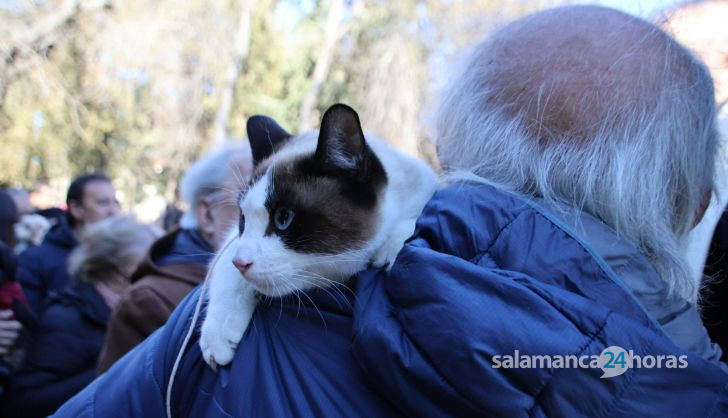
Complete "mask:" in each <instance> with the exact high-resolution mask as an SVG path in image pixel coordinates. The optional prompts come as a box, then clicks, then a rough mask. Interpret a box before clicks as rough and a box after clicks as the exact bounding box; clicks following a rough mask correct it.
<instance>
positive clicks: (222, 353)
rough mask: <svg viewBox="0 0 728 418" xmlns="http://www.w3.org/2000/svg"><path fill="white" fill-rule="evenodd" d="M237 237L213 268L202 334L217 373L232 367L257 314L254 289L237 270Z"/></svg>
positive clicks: (207, 359)
mask: <svg viewBox="0 0 728 418" xmlns="http://www.w3.org/2000/svg"><path fill="white" fill-rule="evenodd" d="M237 239H238V238H237V236H231V237H230V238H229V239H228V241H227V242H226V244H225V246H224V247H223V250H222V252H221V253H220V254H218V256H217V257H216V260H215V261H214V262H213V264H212V266H211V271H210V275H209V277H208V279H207V280H208V287H209V301H208V304H207V315H206V316H205V320H204V322H203V323H202V329H201V332H200V348H201V349H202V357H203V358H204V359H205V362H206V363H207V364H209V365H210V367H212V368H213V369H217V367H218V366H224V365H226V364H228V363H230V362H231V361H232V359H233V356H234V355H235V350H236V349H237V347H238V343H239V342H240V340H241V339H242V338H243V333H244V332H245V330H246V329H247V328H248V325H249V323H250V319H251V318H252V317H253V312H254V311H255V305H256V298H255V291H254V289H253V287H252V286H251V285H250V284H249V283H248V282H247V281H246V280H245V279H244V278H243V277H242V276H241V274H240V271H238V270H237V269H236V268H235V266H233V263H232V261H233V258H234V257H235V251H236V245H235V244H236V242H237Z"/></svg>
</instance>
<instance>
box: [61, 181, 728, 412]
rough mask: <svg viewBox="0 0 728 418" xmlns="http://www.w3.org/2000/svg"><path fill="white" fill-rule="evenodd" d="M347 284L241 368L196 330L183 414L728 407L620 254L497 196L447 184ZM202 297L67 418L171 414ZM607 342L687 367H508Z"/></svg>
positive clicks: (592, 351)
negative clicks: (638, 288)
mask: <svg viewBox="0 0 728 418" xmlns="http://www.w3.org/2000/svg"><path fill="white" fill-rule="evenodd" d="M600 233H602V232H600ZM614 239H615V243H616V241H617V240H618V239H617V238H616V236H615V237H614ZM615 245H616V244H615ZM635 257H636V256H635ZM609 258H610V260H612V261H614V260H619V259H620V257H612V256H610V257H609ZM633 258H634V257H633V255H632V254H627V255H626V256H625V257H624V260H632V259H633ZM625 266H626V264H625ZM623 267H624V266H623ZM624 268H627V267H624ZM350 288H351V289H352V291H351V292H350V291H349V290H348V288H331V289H326V290H325V291H322V290H318V291H313V292H311V293H309V294H308V297H307V296H301V298H300V299H299V298H297V297H287V298H284V299H276V300H271V301H269V302H268V303H266V302H265V301H264V302H263V303H261V304H260V305H259V307H258V309H257V311H256V314H255V315H254V318H253V321H252V323H251V326H250V327H249V329H248V331H247V332H246V334H245V336H244V338H243V340H242V342H241V344H240V346H239V348H238V350H237V352H236V356H235V359H234V360H233V363H232V365H231V366H229V367H223V368H222V369H221V370H220V371H218V372H214V371H212V370H211V369H210V368H209V367H208V366H207V365H206V364H205V363H204V362H203V361H202V358H201V354H200V350H199V348H198V344H197V343H198V337H199V334H198V333H197V332H195V333H193V335H192V338H191V339H190V341H189V343H188V344H187V346H186V347H185V350H184V355H183V356H182V358H181V362H180V363H179V367H178V370H177V371H176V374H175V380H174V384H173V386H172V391H171V402H170V403H169V406H170V409H171V412H172V415H173V416H175V417H183V416H184V417H203V416H211V417H213V416H214V417H216V416H228V417H229V416H232V417H251V416H257V417H290V416H296V417H314V416H315V417H327V416H328V417H340V416H347V417H356V416H362V417H363V416H366V417H386V416H400V415H408V416H432V417H438V416H508V417H512V416H593V417H599V416H610V417H612V416H624V417H634V416H685V417H694V416H725V415H726V414H728V392H727V390H728V374H726V373H724V372H723V371H722V370H721V369H720V367H718V366H717V365H716V364H714V363H711V362H709V361H707V360H704V359H703V358H702V357H700V356H697V355H695V354H692V353H690V352H688V351H686V350H684V349H681V348H679V347H678V346H677V345H676V344H675V343H674V342H673V341H672V340H671V338H670V337H669V336H668V335H667V334H666V333H665V332H664V331H663V330H662V329H661V325H660V323H658V321H656V320H655V319H654V318H653V317H651V316H649V315H648V314H647V313H646V311H645V309H644V308H643V307H642V306H641V305H640V304H639V303H638V302H637V300H636V299H635V297H634V296H633V295H632V294H631V293H630V292H628V291H627V290H626V288H625V286H624V285H623V283H620V280H619V279H618V276H617V274H615V272H614V271H613V270H612V268H610V267H609V264H608V263H607V262H606V261H605V258H603V257H601V256H599V255H598V254H597V252H596V250H595V249H594V248H592V247H590V246H589V245H587V244H586V243H585V242H584V241H582V240H580V239H576V238H574V235H573V234H572V233H571V232H569V228H568V227H566V226H565V225H564V224H562V223H561V222H560V221H559V220H558V219H556V218H555V217H554V216H552V215H551V214H550V213H549V212H547V211H545V210H543V209H541V208H540V207H538V206H537V205H535V204H533V203H532V202H527V201H525V200H523V199H521V198H519V197H516V196H514V195H511V194H508V193H504V192H502V191H499V190H497V189H495V188H492V187H489V186H483V185H464V184H458V185H453V186H450V187H448V188H446V189H444V190H441V191H439V192H438V193H437V194H436V195H435V196H434V197H433V199H432V200H431V201H430V203H429V204H428V205H427V207H426V208H425V210H424V212H423V215H422V216H421V217H420V219H419V221H418V226H417V231H416V233H415V236H414V237H413V238H412V239H411V240H410V241H409V242H408V244H407V245H406V246H405V248H404V249H403V250H402V252H401V253H400V254H399V256H398V258H397V260H396V262H395V263H394V265H393V267H392V269H391V271H390V273H388V274H385V273H383V272H381V271H367V272H363V273H361V274H360V275H359V276H358V277H357V278H355V279H354V280H353V281H352V282H351V283H350ZM198 297H199V290H197V291H195V292H194V293H192V294H191V295H190V296H189V297H188V298H187V299H186V300H185V301H183V303H181V304H180V306H179V307H178V309H177V310H176V312H175V313H174V314H173V316H172V317H171V318H170V320H169V322H168V323H167V325H166V326H165V327H164V328H162V329H161V330H159V331H158V332H156V333H155V334H153V335H152V336H151V337H150V338H149V339H147V340H146V341H145V343H143V344H142V345H140V346H138V347H137V348H136V349H135V350H134V351H132V352H130V353H129V354H128V355H127V356H126V357H124V358H123V359H122V360H121V361H119V362H118V363H117V364H116V365H115V366H114V367H112V368H111V369H110V370H109V371H108V372H107V373H106V374H104V375H102V376H101V377H100V378H98V379H97V380H96V381H95V382H94V383H93V384H91V385H90V386H89V387H87V388H86V389H85V390H84V391H83V392H82V393H80V394H79V395H78V396H76V397H75V398H73V399H72V400H71V401H69V402H68V403H67V404H66V405H65V406H64V407H63V408H61V409H60V410H59V411H58V412H57V414H56V416H59V417H107V416H139V417H147V416H150V417H151V416H155V417H157V416H164V414H165V409H166V407H167V405H166V401H165V397H166V392H167V388H168V386H169V383H170V375H171V374H172V369H173V366H174V362H175V358H176V357H177V354H178V352H179V351H180V350H181V348H182V344H183V340H184V337H185V334H186V333H187V330H188V329H189V326H190V319H191V317H192V314H193V311H194V307H195V302H196V300H197V298H198ZM198 325H199V324H198ZM197 329H199V326H198V327H197ZM609 346H620V347H622V348H624V349H626V350H628V351H629V350H632V351H633V353H634V354H635V355H640V356H647V355H652V356H675V357H676V358H677V357H680V356H686V357H684V359H685V361H686V362H687V363H688V366H687V367H686V368H632V369H629V370H627V371H626V372H625V373H624V374H622V375H620V376H616V377H612V378H603V379H601V378H600V376H601V375H602V370H600V369H590V368H572V369H567V368H495V367H493V366H494V364H495V363H494V358H495V356H505V355H514V354H515V351H516V350H518V351H519V353H520V355H521V356H526V355H552V356H556V355H560V356H568V355H575V356H581V355H590V356H592V355H594V356H598V355H599V354H600V353H601V352H602V351H603V350H604V349H605V348H606V347H609Z"/></svg>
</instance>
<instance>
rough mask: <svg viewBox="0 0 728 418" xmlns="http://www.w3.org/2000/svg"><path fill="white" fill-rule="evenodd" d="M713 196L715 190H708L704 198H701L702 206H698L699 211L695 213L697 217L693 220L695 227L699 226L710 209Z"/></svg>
mask: <svg viewBox="0 0 728 418" xmlns="http://www.w3.org/2000/svg"><path fill="white" fill-rule="evenodd" d="M712 196H713V191H712V190H708V191H707V192H705V194H704V195H703V198H702V199H701V200H700V206H698V211H697V212H696V213H695V219H694V220H693V228H695V227H696V226H698V224H699V223H700V221H702V220H703V216H705V212H706V211H707V210H708V206H709V205H710V199H711V197H712Z"/></svg>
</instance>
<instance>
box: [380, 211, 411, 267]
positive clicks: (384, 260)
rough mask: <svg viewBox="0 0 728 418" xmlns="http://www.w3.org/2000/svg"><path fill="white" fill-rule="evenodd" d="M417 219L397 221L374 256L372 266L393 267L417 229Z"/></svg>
mask: <svg viewBox="0 0 728 418" xmlns="http://www.w3.org/2000/svg"><path fill="white" fill-rule="evenodd" d="M415 222H416V219H414V218H413V219H405V220H403V221H400V222H399V223H397V224H396V225H395V226H394V227H393V228H392V230H391V231H390V232H389V235H388V236H387V240H386V241H385V242H384V244H382V246H381V247H379V249H377V251H376V252H375V253H374V256H373V257H372V261H371V266H372V267H380V268H381V267H386V268H387V270H389V269H390V268H392V264H393V263H394V260H395V259H396V258H397V254H399V252H400V251H401V250H402V247H403V246H404V242H405V241H406V240H407V239H408V238H409V237H410V236H411V235H412V233H413V232H414V230H415Z"/></svg>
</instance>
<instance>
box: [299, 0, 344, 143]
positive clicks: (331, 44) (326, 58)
mask: <svg viewBox="0 0 728 418" xmlns="http://www.w3.org/2000/svg"><path fill="white" fill-rule="evenodd" d="M343 9H344V0H330V1H329V15H328V17H327V19H326V30H325V32H324V42H323V46H322V47H321V50H320V51H319V55H318V57H317V59H316V66H315V67H314V69H313V74H312V75H311V84H310V86H309V88H308V92H307V93H306V96H305V97H304V99H303V102H302V103H301V110H300V112H299V116H300V122H299V125H298V131H299V132H303V131H308V130H310V129H311V127H312V123H311V122H312V121H311V117H312V116H313V111H314V109H315V108H316V106H317V105H318V98H319V93H320V92H321V85H322V84H323V82H324V81H325V80H326V76H327V75H328V73H329V67H330V66H331V60H332V58H333V57H334V53H335V52H336V43H337V42H338V40H339V38H340V37H341V35H342V33H341V31H340V29H339V26H340V25H341V14H342V12H343Z"/></svg>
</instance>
